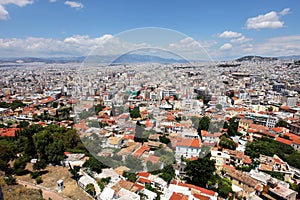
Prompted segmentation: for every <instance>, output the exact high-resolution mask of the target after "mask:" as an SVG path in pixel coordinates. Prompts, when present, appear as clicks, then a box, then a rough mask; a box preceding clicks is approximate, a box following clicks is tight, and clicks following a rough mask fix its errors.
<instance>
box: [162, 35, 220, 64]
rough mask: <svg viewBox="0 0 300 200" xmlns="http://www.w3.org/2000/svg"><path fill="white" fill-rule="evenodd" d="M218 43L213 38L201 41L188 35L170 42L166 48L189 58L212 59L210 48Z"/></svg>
mask: <svg viewBox="0 0 300 200" xmlns="http://www.w3.org/2000/svg"><path fill="white" fill-rule="evenodd" d="M216 43H217V42H216V41H213V40H211V41H202V42H199V41H197V40H194V39H193V38H191V37H186V38H183V39H181V40H179V41H178V42H173V43H170V44H169V45H168V46H167V47H166V49H167V50H168V51H171V52H173V53H176V54H177V55H180V56H183V57H184V58H186V59H188V60H193V59H198V60H210V59H211V58H210V56H209V54H208V50H209V49H210V48H211V47H212V46H214V45H215V44H216Z"/></svg>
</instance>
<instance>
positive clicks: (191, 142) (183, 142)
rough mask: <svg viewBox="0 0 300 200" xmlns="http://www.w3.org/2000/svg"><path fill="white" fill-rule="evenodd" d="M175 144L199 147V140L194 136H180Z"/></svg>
mask: <svg viewBox="0 0 300 200" xmlns="http://www.w3.org/2000/svg"><path fill="white" fill-rule="evenodd" d="M176 146H181V147H191V148H201V141H200V140H199V139H195V138H180V139H179V140H177V143H176Z"/></svg>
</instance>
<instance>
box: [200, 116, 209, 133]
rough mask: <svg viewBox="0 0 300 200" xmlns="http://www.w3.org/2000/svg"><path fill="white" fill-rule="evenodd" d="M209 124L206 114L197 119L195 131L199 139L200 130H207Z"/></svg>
mask: <svg viewBox="0 0 300 200" xmlns="http://www.w3.org/2000/svg"><path fill="white" fill-rule="evenodd" d="M209 124H210V119H209V117H207V116H204V117H202V118H201V119H200V120H199V125H198V128H197V132H198V135H199V136H200V138H201V139H202V135H201V131H202V130H205V131H207V130H208V129H209Z"/></svg>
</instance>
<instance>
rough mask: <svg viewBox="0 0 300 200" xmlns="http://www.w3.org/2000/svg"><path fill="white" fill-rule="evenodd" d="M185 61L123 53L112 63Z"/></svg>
mask: <svg viewBox="0 0 300 200" xmlns="http://www.w3.org/2000/svg"><path fill="white" fill-rule="evenodd" d="M145 62H152V63H187V62H188V61H187V60H184V59H175V58H162V57H160V56H154V55H141V54H124V55H121V56H119V57H118V58H116V59H115V60H114V61H113V62H112V64H127V63H145Z"/></svg>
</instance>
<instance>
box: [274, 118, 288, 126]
mask: <svg viewBox="0 0 300 200" xmlns="http://www.w3.org/2000/svg"><path fill="white" fill-rule="evenodd" d="M287 126H288V123H287V122H286V121H284V120H283V119H280V120H279V121H278V122H277V123H276V124H275V127H285V128H287Z"/></svg>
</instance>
